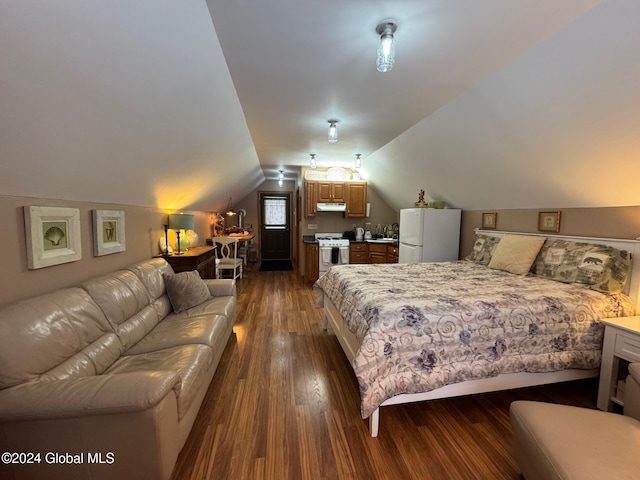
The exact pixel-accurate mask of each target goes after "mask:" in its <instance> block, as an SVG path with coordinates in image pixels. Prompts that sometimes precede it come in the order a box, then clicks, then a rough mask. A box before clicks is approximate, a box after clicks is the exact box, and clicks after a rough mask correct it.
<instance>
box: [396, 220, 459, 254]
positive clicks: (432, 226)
mask: <svg viewBox="0 0 640 480" xmlns="http://www.w3.org/2000/svg"><path fill="white" fill-rule="evenodd" d="M399 241H400V255H399V258H398V261H399V262H400V263H420V262H445V261H451V260H458V250H459V248H460V210H457V209H449V208H444V209H437V208H406V209H402V210H400V232H399Z"/></svg>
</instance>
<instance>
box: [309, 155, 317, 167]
mask: <svg viewBox="0 0 640 480" xmlns="http://www.w3.org/2000/svg"><path fill="white" fill-rule="evenodd" d="M309 155H311V168H316V167H317V166H318V164H317V163H316V154H315V153H310V154H309Z"/></svg>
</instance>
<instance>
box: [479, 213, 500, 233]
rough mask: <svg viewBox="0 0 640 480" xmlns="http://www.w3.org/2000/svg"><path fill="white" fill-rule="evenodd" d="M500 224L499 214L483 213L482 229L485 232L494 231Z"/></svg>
mask: <svg viewBox="0 0 640 480" xmlns="http://www.w3.org/2000/svg"><path fill="white" fill-rule="evenodd" d="M497 222H498V213H497V212H483V213H482V228H483V229H484V230H494V229H495V228H496V223H497Z"/></svg>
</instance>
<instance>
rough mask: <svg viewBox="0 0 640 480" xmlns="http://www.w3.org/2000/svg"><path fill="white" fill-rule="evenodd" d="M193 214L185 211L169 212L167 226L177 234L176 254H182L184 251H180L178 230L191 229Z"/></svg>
mask: <svg viewBox="0 0 640 480" xmlns="http://www.w3.org/2000/svg"><path fill="white" fill-rule="evenodd" d="M193 226H194V216H193V215H190V214H187V213H170V214H169V228H170V229H171V230H175V231H176V235H177V236H178V251H177V252H176V253H175V254H176V255H183V254H184V252H182V251H180V232H181V231H182V230H193Z"/></svg>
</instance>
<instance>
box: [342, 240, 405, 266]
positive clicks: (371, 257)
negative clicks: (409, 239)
mask: <svg viewBox="0 0 640 480" xmlns="http://www.w3.org/2000/svg"><path fill="white" fill-rule="evenodd" d="M365 245H366V247H367V249H368V252H367V261H366V262H365V263H398V254H399V253H400V250H399V248H398V247H397V246H396V245H389V244H388V243H367V244H365ZM349 260H351V259H349ZM350 263H357V262H350Z"/></svg>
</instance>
